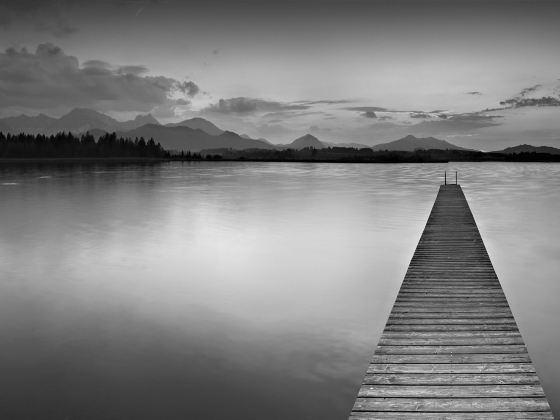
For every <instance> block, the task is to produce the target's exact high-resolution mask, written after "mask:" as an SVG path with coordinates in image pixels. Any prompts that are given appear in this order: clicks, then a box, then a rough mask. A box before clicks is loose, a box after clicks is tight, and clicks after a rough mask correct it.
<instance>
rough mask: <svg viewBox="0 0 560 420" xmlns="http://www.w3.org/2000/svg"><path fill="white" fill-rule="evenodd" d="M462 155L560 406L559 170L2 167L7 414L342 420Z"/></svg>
mask: <svg viewBox="0 0 560 420" xmlns="http://www.w3.org/2000/svg"><path fill="white" fill-rule="evenodd" d="M445 169H448V170H455V169H458V170H459V175H460V180H459V181H460V183H461V184H462V185H463V188H464V191H465V194H466V195H467V198H468V199H469V202H470V205H471V208H472V210H473V213H474V215H475V217H476V219H477V222H478V224H479V228H480V230H481V233H482V236H483V238H484V240H485V242H486V246H487V248H488V251H489V253H490V256H491V258H492V261H493V263H494V266H495V268H496V271H497V273H498V275H499V277H500V279H501V281H502V284H503V287H504V289H505V292H506V294H507V296H508V298H509V301H510V304H511V306H512V309H513V311H514V313H515V314H516V317H517V321H518V323H519V325H520V328H521V330H522V333H523V335H524V337H525V340H526V342H527V344H528V347H529V350H530V352H531V354H532V357H533V359H534V361H535V364H536V366H537V370H538V371H539V374H540V375H541V378H542V381H543V384H544V386H545V391H546V392H547V394H548V396H549V398H550V400H551V403H552V404H553V406H554V407H555V409H556V411H557V412H559V409H560V364H558V363H557V355H558V354H559V353H560V328H559V326H558V325H559V324H558V319H560V303H559V301H560V282H559V281H558V280H559V279H558V273H559V272H560V240H559V239H558V238H560V219H559V217H558V215H559V214H560V165H554V164H498V163H480V164H478V163H477V164H470V163H469V164H457V165H455V164H449V165H440V164H433V165H431V164H425V165H372V164H369V165H368V164H362V165H351V164H307V163H300V164H278V163H262V164H261V163H193V164H181V163H170V164H156V165H128V166H118V165H112V166H103V165H99V166H87V165H85V166H79V165H77V166H27V167H17V166H4V167H1V168H0V197H1V201H0V217H1V224H0V372H1V379H0V395H1V396H2V397H1V399H0V418H6V419H11V420H18V419H78V420H81V419H96V420H100V419H119V420H120V419H151V420H153V419H165V420H173V419H187V418H190V419H221V418H228V419H256V418H266V419H296V420H298V419H317V418H321V419H333V420H334V419H344V418H345V417H346V416H347V415H348V412H349V410H350V408H351V407H352V404H353V400H354V397H355V395H356V392H357V389H358V387H359V384H360V383H361V380H362V377H363V375H364V372H365V368H366V365H367V363H368V360H369V358H370V356H371V353H372V351H373V349H374V346H375V344H376V343H377V340H378V338H379V335H380V333H381V330H382V329H383V326H384V324H385V321H386V317H387V314H388V313H389V311H390V308H391V306H392V303H393V300H394V298H395V296H396V293H397V290H398V287H399V285H400V282H401V280H402V278H403V276H404V273H405V271H406V268H407V265H408V262H409V260H410V258H411V257H412V253H413V251H414V249H415V246H416V243H417V241H418V239H419V237H420V234H421V232H422V229H423V227H424V224H425V222H426V219H427V216H428V214H429V212H430V210H431V206H432V204H433V201H434V199H435V196H436V193H437V188H438V185H439V184H440V183H441V175H442V173H443V171H444V170H445Z"/></svg>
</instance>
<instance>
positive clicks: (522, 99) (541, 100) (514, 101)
mask: <svg viewBox="0 0 560 420" xmlns="http://www.w3.org/2000/svg"><path fill="white" fill-rule="evenodd" d="M541 87H542V85H533V86H529V87H526V88H524V89H522V90H521V91H520V92H519V93H518V94H517V95H515V96H514V97H513V98H510V99H506V100H503V101H501V102H500V105H503V106H505V107H510V108H521V107H526V106H560V99H559V98H556V97H554V96H541V97H537V98H535V97H533V98H528V97H527V95H529V94H531V93H534V92H536V91H537V90H539V89H540V88H541ZM552 92H553V94H557V95H558V94H559V93H560V90H559V89H558V87H556V88H554V89H553V90H552Z"/></svg>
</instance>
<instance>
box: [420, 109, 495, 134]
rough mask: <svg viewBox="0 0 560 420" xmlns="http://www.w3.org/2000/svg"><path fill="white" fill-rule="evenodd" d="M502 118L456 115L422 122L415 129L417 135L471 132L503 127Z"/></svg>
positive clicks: (477, 114) (480, 115)
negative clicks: (497, 126) (498, 126)
mask: <svg viewBox="0 0 560 420" xmlns="http://www.w3.org/2000/svg"><path fill="white" fill-rule="evenodd" d="M500 118H503V117H501V116H495V115H482V114H479V113H467V114H454V115H448V116H447V118H442V119H439V120H431V121H422V122H421V123H419V124H415V125H414V126H413V127H414V129H415V132H417V133H428V134H445V133H456V132H470V131H472V130H477V129H480V128H484V127H494V126H496V125H501V122H500V121H499V119H500Z"/></svg>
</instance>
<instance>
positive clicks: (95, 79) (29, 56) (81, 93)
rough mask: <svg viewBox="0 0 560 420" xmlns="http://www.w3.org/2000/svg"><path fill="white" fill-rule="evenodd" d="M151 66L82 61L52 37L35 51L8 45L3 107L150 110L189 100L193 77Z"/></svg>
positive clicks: (1, 68)
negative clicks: (151, 71) (152, 70)
mask: <svg viewBox="0 0 560 420" xmlns="http://www.w3.org/2000/svg"><path fill="white" fill-rule="evenodd" d="M147 71H148V69H147V68H146V67H144V66H121V67H118V66H113V65H111V64H110V63H107V62H105V61H101V60H89V61H86V62H84V63H83V64H82V65H80V63H79V61H78V59H77V58H76V57H74V56H71V55H67V54H65V53H64V51H63V50H62V49H61V48H60V47H58V46H56V45H53V44H50V43H46V44H40V45H38V46H37V49H36V51H35V52H34V53H30V52H28V50H26V49H25V48H22V49H20V50H17V49H15V48H8V49H7V50H6V51H5V52H4V53H0V108H4V109H6V108H8V109H9V108H12V109H25V110H35V111H39V110H44V109H68V108H73V107H90V108H94V109H97V110H100V111H134V112H150V111H152V109H154V108H156V107H158V108H159V109H171V108H173V106H175V105H180V103H179V102H178V100H181V99H182V100H183V101H185V100H186V99H187V98H186V97H185V96H192V94H193V92H194V91H195V88H194V86H196V85H195V84H194V83H192V82H183V81H179V80H176V79H173V78H169V77H165V76H146V75H144V73H146V72H147ZM190 83H192V85H191V84H190ZM197 88H198V87H197Z"/></svg>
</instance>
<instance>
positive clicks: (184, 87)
mask: <svg viewBox="0 0 560 420" xmlns="http://www.w3.org/2000/svg"><path fill="white" fill-rule="evenodd" d="M177 88H178V89H179V90H180V91H181V92H183V93H186V94H187V95H188V96H190V97H191V98H192V97H193V96H196V94H197V93H198V92H200V88H199V87H198V85H197V84H196V83H195V82H192V81H188V82H181V83H179V84H178V85H177Z"/></svg>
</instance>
